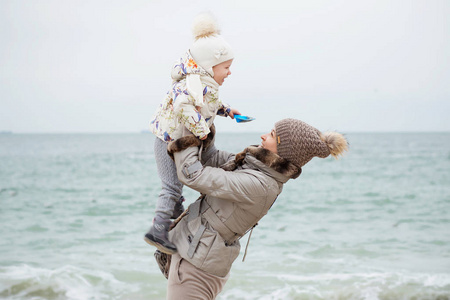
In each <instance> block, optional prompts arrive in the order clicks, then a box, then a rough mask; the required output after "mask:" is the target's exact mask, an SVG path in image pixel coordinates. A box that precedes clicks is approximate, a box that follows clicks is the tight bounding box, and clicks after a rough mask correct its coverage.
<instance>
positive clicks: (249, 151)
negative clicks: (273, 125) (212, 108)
mask: <svg viewBox="0 0 450 300" xmlns="http://www.w3.org/2000/svg"><path fill="white" fill-rule="evenodd" d="M211 133H212V134H211V135H208V138H207V139H206V140H205V141H201V140H199V139H198V138H197V137H195V136H193V135H189V136H184V137H182V138H180V139H178V140H175V141H173V142H170V143H169V145H168V147H167V152H168V153H169V155H170V156H171V157H172V158H173V153H174V152H179V151H182V150H185V149H187V148H189V147H198V146H201V145H202V143H203V147H204V148H206V147H208V146H209V144H210V143H211V142H212V140H213V138H214V133H215V130H214V128H213V127H212V128H211ZM247 155H250V156H252V157H254V158H255V159H256V160H258V161H259V162H261V163H262V164H263V165H265V166H267V167H269V168H270V169H272V170H274V171H276V172H277V173H280V174H282V175H283V176H285V177H288V178H291V179H295V178H297V177H298V176H300V174H301V173H302V169H301V168H298V167H296V166H295V165H294V164H292V163H291V162H289V161H288V160H286V159H284V158H282V157H281V156H279V155H278V154H276V153H273V152H271V151H270V150H267V149H264V148H262V147H258V146H249V147H247V148H245V149H244V151H242V152H240V153H237V154H236V156H235V159H234V160H231V161H228V162H227V163H225V164H224V165H222V166H221V168H222V169H224V170H225V171H233V170H235V169H236V168H237V167H239V166H242V165H243V163H244V161H245V158H246V156H247Z"/></svg>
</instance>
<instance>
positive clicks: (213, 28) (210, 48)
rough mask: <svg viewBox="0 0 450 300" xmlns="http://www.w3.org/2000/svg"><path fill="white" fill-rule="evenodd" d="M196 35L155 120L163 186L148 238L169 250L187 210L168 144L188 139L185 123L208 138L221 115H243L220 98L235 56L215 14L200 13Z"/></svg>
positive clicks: (154, 125)
mask: <svg viewBox="0 0 450 300" xmlns="http://www.w3.org/2000/svg"><path fill="white" fill-rule="evenodd" d="M193 33H194V37H195V41H194V43H193V45H192V46H191V48H190V49H189V50H188V51H187V52H186V54H185V55H184V56H183V57H182V58H181V59H180V60H179V61H178V62H177V63H176V64H175V65H174V67H173V69H172V79H173V83H172V87H171V89H170V90H169V91H168V93H167V95H166V98H165V99H164V100H163V102H162V103H161V104H160V106H159V108H158V110H157V112H156V115H155V117H154V119H153V120H152V121H151V122H150V128H151V130H152V132H153V133H154V134H155V135H156V137H157V138H156V140H155V149H154V150H155V159H156V166H157V170H158V175H159V177H160V179H161V182H162V190H161V193H160V194H159V197H158V200H157V204H156V211H155V212H156V216H155V217H154V219H153V225H152V227H151V228H150V230H149V231H148V232H147V233H146V234H145V237H144V240H145V241H146V242H147V243H149V244H151V245H153V246H156V247H157V248H158V249H159V250H160V251H162V252H165V253H168V254H173V253H175V252H176V251H177V250H176V247H175V245H174V244H172V243H171V242H170V241H169V240H168V238H167V233H168V229H169V226H170V225H171V223H172V222H171V220H170V219H171V218H172V219H174V218H177V217H178V216H179V215H180V214H181V213H182V212H183V210H184V209H183V205H182V202H183V201H184V198H183V196H182V189H183V185H182V184H181V183H180V181H179V180H178V177H177V171H176V167H175V164H174V162H173V161H172V159H171V158H170V156H169V155H168V154H167V144H168V143H169V142H170V141H173V140H176V139H178V138H180V137H182V132H183V128H184V127H186V128H187V129H188V130H189V131H190V132H192V133H193V134H194V135H195V136H197V137H198V138H199V139H202V140H204V139H206V137H207V135H208V133H209V132H210V127H211V125H212V124H213V122H214V118H215V116H216V115H222V116H225V117H227V116H229V117H231V118H232V119H234V114H240V113H239V111H237V110H235V109H231V108H230V107H229V106H228V105H226V104H224V103H222V102H221V101H220V100H219V95H218V90H219V86H221V85H222V84H223V82H224V80H225V78H227V77H228V76H229V75H230V74H231V71H230V66H231V63H232V62H233V58H234V54H233V51H232V49H231V47H230V45H229V44H228V43H227V42H226V41H225V40H224V39H223V38H222V37H221V36H220V35H219V33H220V32H219V29H218V26H217V23H216V22H215V20H214V18H213V17H212V15H210V14H202V15H199V16H198V17H197V18H196V19H195V20H194V24H193Z"/></svg>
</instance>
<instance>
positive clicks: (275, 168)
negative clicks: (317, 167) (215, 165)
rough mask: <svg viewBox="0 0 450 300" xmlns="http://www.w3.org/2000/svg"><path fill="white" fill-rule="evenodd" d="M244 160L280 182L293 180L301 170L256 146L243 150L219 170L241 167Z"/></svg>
mask: <svg viewBox="0 0 450 300" xmlns="http://www.w3.org/2000/svg"><path fill="white" fill-rule="evenodd" d="M244 160H245V162H247V163H250V164H253V165H255V166H256V167H258V168H260V169H263V170H264V171H266V172H268V173H269V174H270V175H272V176H274V177H276V178H277V179H278V180H279V181H281V182H286V181H287V180H288V179H289V178H292V179H295V178H297V177H298V176H300V174H301V173H302V169H301V168H298V167H296V166H295V165H294V164H292V163H291V162H289V161H288V160H286V159H284V158H282V157H281V156H279V155H278V154H276V153H273V152H271V151H269V150H267V149H264V148H262V147H258V146H249V147H247V148H245V149H244V151H242V152H240V153H238V154H236V157H235V159H234V160H232V161H229V162H227V163H225V164H224V165H223V166H221V168H222V169H224V170H226V171H232V170H234V169H236V168H237V167H238V166H240V165H242V164H243V162H244ZM279 175H281V176H279Z"/></svg>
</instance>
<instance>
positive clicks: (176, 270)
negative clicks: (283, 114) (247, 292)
mask: <svg viewBox="0 0 450 300" xmlns="http://www.w3.org/2000/svg"><path fill="white" fill-rule="evenodd" d="M261 139H262V141H261V145H259V146H250V147H247V148H246V149H245V150H244V151H243V152H241V153H238V154H236V155H233V154H230V153H228V152H225V151H219V150H217V149H216V148H215V147H214V145H213V144H212V145H211V146H209V147H206V146H205V147H200V148H199V146H201V143H202V142H201V141H200V140H199V139H198V138H196V137H194V136H193V135H187V136H184V137H182V138H181V139H178V140H176V141H174V142H171V143H170V144H169V146H168V151H169V153H170V154H172V155H173V157H174V161H175V164H176V167H177V175H178V178H179V179H180V181H181V182H182V183H183V184H185V185H187V186H189V187H190V188H192V189H195V190H197V191H199V192H200V193H201V194H202V195H203V196H202V197H201V198H200V199H199V200H197V201H196V202H194V203H193V204H191V205H190V206H189V209H188V214H187V215H185V216H184V217H182V218H181V220H179V222H178V223H177V224H176V226H175V227H174V228H173V229H172V230H171V231H170V232H169V239H170V241H171V242H172V243H174V244H175V245H176V247H177V249H178V253H176V254H174V255H172V260H171V264H170V269H169V278H168V279H169V282H168V289H167V299H215V298H216V296H217V295H218V294H219V293H220V292H221V290H222V288H223V286H224V285H225V283H226V281H227V280H228V277H229V271H230V268H231V265H232V263H233V261H234V260H235V259H236V257H237V256H238V254H239V250H240V244H239V238H241V237H242V236H243V235H245V234H246V233H247V232H248V231H249V230H250V229H252V228H253V227H254V226H255V225H256V223H257V222H258V221H259V220H260V219H261V218H262V217H263V216H264V215H265V214H266V213H267V211H268V210H269V209H270V207H271V206H272V204H273V203H274V202H275V200H276V198H277V196H278V195H279V194H280V193H281V191H282V188H283V184H284V183H285V182H287V181H288V180H289V179H295V178H297V177H298V176H299V175H300V173H301V171H302V169H301V168H302V167H303V166H304V165H305V164H306V163H307V162H309V161H310V160H311V159H312V158H313V157H315V156H317V157H321V158H325V157H327V156H329V155H330V154H331V155H332V156H334V157H335V158H337V157H338V156H339V155H341V154H342V153H343V152H344V151H345V150H347V148H348V144H347V141H346V139H345V138H344V137H343V136H342V135H341V134H339V133H336V132H326V133H321V132H320V131H319V130H317V129H316V128H314V127H312V126H310V125H308V124H306V123H304V122H302V121H300V120H295V119H284V120H281V121H279V122H277V123H276V124H275V128H274V129H273V130H272V131H271V132H270V133H267V134H264V135H262V136H261ZM203 148H205V149H203Z"/></svg>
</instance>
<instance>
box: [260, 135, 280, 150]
mask: <svg viewBox="0 0 450 300" xmlns="http://www.w3.org/2000/svg"><path fill="white" fill-rule="evenodd" d="M261 140H262V141H261V147H263V148H264V149H267V150H270V151H272V152H273V153H278V152H277V135H276V133H275V129H272V131H271V132H269V133H266V134H263V135H262V136H261Z"/></svg>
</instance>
